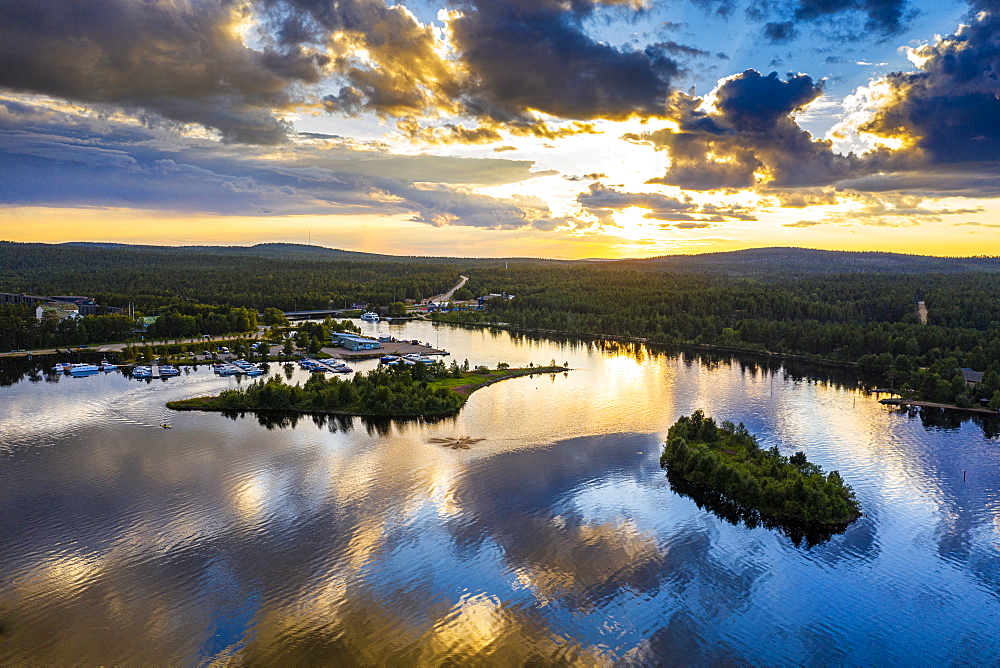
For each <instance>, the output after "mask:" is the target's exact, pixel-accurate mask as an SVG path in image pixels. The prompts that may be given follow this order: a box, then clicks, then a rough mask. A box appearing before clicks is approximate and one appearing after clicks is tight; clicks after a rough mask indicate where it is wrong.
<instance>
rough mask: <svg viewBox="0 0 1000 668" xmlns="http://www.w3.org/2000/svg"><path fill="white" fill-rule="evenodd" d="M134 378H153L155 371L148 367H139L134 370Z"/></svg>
mask: <svg viewBox="0 0 1000 668" xmlns="http://www.w3.org/2000/svg"><path fill="white" fill-rule="evenodd" d="M132 377H133V378H152V377H153V370H152V369H151V368H150V367H148V366H137V367H133V368H132Z"/></svg>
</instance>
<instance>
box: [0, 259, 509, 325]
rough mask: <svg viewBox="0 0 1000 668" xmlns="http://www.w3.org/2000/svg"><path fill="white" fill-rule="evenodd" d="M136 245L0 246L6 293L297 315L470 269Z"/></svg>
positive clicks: (444, 282)
mask: <svg viewBox="0 0 1000 668" xmlns="http://www.w3.org/2000/svg"><path fill="white" fill-rule="evenodd" d="M129 248H130V247H127V246H126V247H122V248H118V247H94V246H88V247H79V246H73V245H65V244H60V245H50V244H17V243H6V242H0V292H26V293H29V294H38V295H60V294H63V295H65V294H82V295H87V296H91V297H93V298H95V299H96V300H97V302H98V303H99V304H102V305H110V306H120V305H122V304H125V303H127V302H131V303H133V304H135V306H136V308H137V309H138V310H140V311H150V310H153V311H154V312H155V310H156V309H158V308H160V307H162V306H165V305H168V304H175V303H188V302H199V303H205V304H214V305H230V306H240V307H246V308H251V309H256V310H258V311H261V310H263V309H264V308H267V307H276V308H280V309H282V310H297V309H311V308H330V305H331V304H334V305H340V306H342V305H344V304H345V303H346V304H349V303H350V302H352V301H364V302H370V303H372V304H375V305H386V304H389V303H391V302H396V301H402V300H404V299H417V298H420V297H429V296H431V295H434V294H439V293H441V292H444V291H445V290H447V289H448V288H450V287H452V286H453V285H455V283H456V282H457V280H458V276H459V274H461V273H462V272H464V271H468V270H469V269H470V267H469V265H468V264H467V263H465V262H464V261H451V262H441V263H433V262H421V263H412V262H403V261H395V260H398V258H393V257H392V256H385V257H386V259H385V260H381V259H374V260H361V259H357V260H351V261H336V260H332V259H326V260H314V259H310V258H308V257H305V258H303V257H285V258H278V257H266V256H255V255H236V254H228V255H227V254H207V253H205V254H202V253H195V252H191V253H185V252H180V251H179V250H178V249H171V250H169V251H168V250H167V249H156V248H155V247H148V248H151V250H148V251H135V250H130V249H129ZM160 251H162V252H160ZM375 257H376V258H377V257H378V256H375ZM494 266H495V265H494ZM465 296H466V297H471V296H472V293H468V294H466V295H465Z"/></svg>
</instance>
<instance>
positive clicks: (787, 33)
mask: <svg viewBox="0 0 1000 668" xmlns="http://www.w3.org/2000/svg"><path fill="white" fill-rule="evenodd" d="M798 36H799V31H798V30H797V29H796V28H795V24H794V23H792V22H791V21H781V22H770V23H767V24H766V25H765V26H764V37H766V38H767V41H769V42H771V43H772V44H786V43H788V42H791V41H792V40H793V39H795V38H796V37H798Z"/></svg>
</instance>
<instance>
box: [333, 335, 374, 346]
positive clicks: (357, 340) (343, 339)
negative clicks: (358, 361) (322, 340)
mask: <svg viewBox="0 0 1000 668" xmlns="http://www.w3.org/2000/svg"><path fill="white" fill-rule="evenodd" d="M332 338H333V344H334V345H336V346H343V347H344V348H347V349H348V350H376V349H378V348H381V347H382V344H381V343H379V342H378V341H376V340H375V339H369V338H367V337H365V336H358V335H357V334H350V333H347V332H334V333H333V337H332Z"/></svg>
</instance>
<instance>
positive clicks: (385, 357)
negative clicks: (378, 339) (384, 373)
mask: <svg viewBox="0 0 1000 668" xmlns="http://www.w3.org/2000/svg"><path fill="white" fill-rule="evenodd" d="M398 359H399V355H383V356H382V357H381V359H379V362H381V363H382V364H392V363H393V362H395V361H396V360H398Z"/></svg>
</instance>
